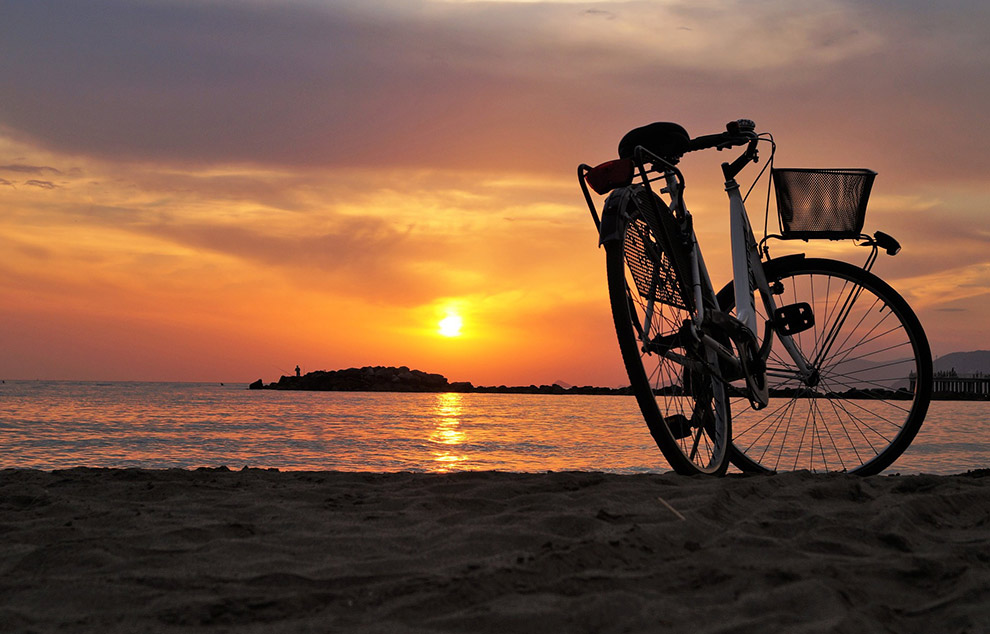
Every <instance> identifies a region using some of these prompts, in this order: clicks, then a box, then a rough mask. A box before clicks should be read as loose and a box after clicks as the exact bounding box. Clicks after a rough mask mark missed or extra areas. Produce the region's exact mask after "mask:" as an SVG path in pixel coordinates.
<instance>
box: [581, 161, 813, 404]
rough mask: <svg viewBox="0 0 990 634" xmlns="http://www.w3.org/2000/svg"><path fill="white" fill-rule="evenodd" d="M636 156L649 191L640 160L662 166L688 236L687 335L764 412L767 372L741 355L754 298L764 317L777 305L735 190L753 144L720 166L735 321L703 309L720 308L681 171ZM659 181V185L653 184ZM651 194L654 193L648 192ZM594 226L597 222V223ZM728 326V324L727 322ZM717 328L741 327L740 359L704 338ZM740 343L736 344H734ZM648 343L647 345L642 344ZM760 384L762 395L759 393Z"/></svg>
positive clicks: (751, 330)
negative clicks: (760, 376) (741, 382)
mask: <svg viewBox="0 0 990 634" xmlns="http://www.w3.org/2000/svg"><path fill="white" fill-rule="evenodd" d="M636 155H637V161H636V164H637V167H638V170H639V173H640V178H641V179H642V181H643V183H644V185H645V186H646V187H647V188H650V182H651V179H650V178H649V175H648V173H647V171H646V169H645V167H644V162H645V161H644V159H646V160H649V161H650V162H652V163H653V164H654V166H656V165H658V164H662V165H664V166H665V168H666V169H665V170H664V174H663V177H662V178H663V179H664V181H665V184H666V187H664V188H663V189H662V190H661V192H662V193H666V194H668V196H669V197H670V205H669V206H670V209H671V211H672V212H673V213H674V215H675V216H676V217H678V218H680V219H682V220H683V221H684V223H685V225H686V226H687V227H688V231H689V238H688V239H689V242H690V247H691V252H690V261H691V270H690V272H689V273H690V276H691V277H690V279H691V288H692V291H693V294H694V299H695V302H694V304H695V308H694V315H693V319H692V323H691V332H692V334H693V336H694V337H695V338H696V339H697V340H698V341H700V342H701V343H702V344H703V345H704V346H705V348H706V350H708V351H709V354H707V355H706V356H707V357H708V359H707V361H708V363H709V365H714V361H715V359H714V357H713V355H714V356H717V357H718V358H721V359H722V360H723V361H725V362H727V363H728V364H729V366H730V367H731V368H733V371H734V373H736V374H739V375H741V376H744V377H745V378H746V381H747V385H748V387H749V389H750V392H751V394H750V401H751V403H752V405H753V407H754V408H756V409H760V408H762V407H765V406H766V404H767V402H768V394H767V391H766V387H765V385H766V382H765V380H762V381H757V380H755V377H754V374H757V373H762V372H765V369H754V368H751V367H748V363H747V362H746V360H745V357H746V354H745V352H744V350H745V346H746V345H752V346H755V341H756V334H757V315H756V292H757V291H759V292H760V294H761V296H762V297H763V298H764V308H765V310H766V314H767V315H768V316H769V315H774V314H775V312H776V310H777V308H778V307H777V305H776V302H775V301H774V298H773V293H772V292H771V289H770V285H769V283H768V281H767V279H766V275H765V274H764V271H763V259H762V257H761V255H760V250H759V247H758V244H757V242H756V238H755V236H754V233H753V228H752V225H751V223H750V221H749V214H748V213H747V211H746V205H745V202H744V201H743V198H742V194H741V192H740V190H739V184H738V183H737V182H736V180H735V176H736V175H737V174H738V172H739V171H741V169H742V168H743V167H745V165H746V164H748V163H749V162H750V161H751V160H755V155H756V153H755V142H754V143H753V144H751V146H750V147H749V148H748V149H747V150H746V152H745V153H744V154H743V155H742V156H740V157H739V158H738V159H736V161H734V162H733V163H731V164H730V163H725V164H723V166H722V169H723V172H724V174H725V176H726V181H725V192H726V195H727V196H728V199H729V233H730V247H731V252H732V275H733V282H734V284H733V287H734V293H735V305H736V307H737V309H736V317H735V318H733V317H730V316H727V315H724V314H723V313H721V312H720V311H718V310H717V308H716V309H714V310H712V314H709V313H708V310H709V309H707V308H706V305H707V306H714V307H717V306H718V301H717V298H716V296H715V291H714V286H713V285H712V283H711V277H710V275H709V272H708V267H707V266H706V265H705V261H704V257H703V256H702V253H701V248H700V246H699V245H698V240H697V237H696V235H695V232H694V226H693V222H692V220H691V213H690V212H689V211H688V209H687V205H686V204H685V202H684V199H683V196H682V191H683V177H682V176H681V174H680V171H679V170H678V169H677V168H676V167H675V166H673V165H671V164H669V163H667V162H666V161H664V160H663V159H661V158H660V157H657V156H654V155H652V154H651V153H650V152H648V151H647V150H645V148H642V147H639V148H637V149H636ZM655 180H658V179H655ZM650 189H652V188H650ZM596 220H597V218H596ZM652 306H653V304H652V300H651V301H650V303H649V305H648V308H647V311H646V316H645V323H644V327H643V328H642V331H641V332H642V333H644V334H643V335H641V336H643V337H645V336H646V334H645V333H647V332H649V320H650V319H651V317H652V315H651V313H652ZM727 320H731V321H729V322H727ZM712 322H715V323H719V324H721V325H722V326H725V325H726V324H727V323H728V324H729V326H730V328H731V325H733V324H738V325H741V326H742V327H743V331H742V332H743V333H744V334H743V335H742V338H743V339H744V340H748V342H751V343H749V344H746V343H743V344H742V345H739V344H738V343H737V347H738V348H739V354H736V353H734V352H733V351H732V350H731V349H729V348H728V347H727V346H725V345H723V344H722V343H720V342H719V341H717V340H716V339H715V338H713V337H712V336H711V335H710V334H708V333H707V332H705V330H704V328H703V326H704V325H706V324H709V323H712ZM774 334H775V331H774V328H773V327H772V324H771V323H770V322H769V321H768V322H767V324H766V327H765V330H764V337H763V345H762V346H760V348H759V350H758V351H755V348H754V352H753V359H751V360H750V362H752V360H754V359H759V361H760V365H761V368H765V363H766V360H767V358H768V357H769V355H770V349H771V347H772V341H773V337H774ZM777 336H778V338H779V339H780V342H781V344H782V345H783V347H784V349H785V350H786V351H787V353H788V355H789V356H790V357H791V359H792V360H793V361H794V364H795V366H796V367H797V368H798V370H799V372H800V374H801V379H802V380H807V379H809V378H810V377H811V376H812V375H813V373H814V371H813V370H812V369H811V368H810V367H809V365H808V362H807V360H806V359H805V358H804V356H803V355H802V354H801V352H800V351H799V350H798V348H797V346H796V345H795V344H794V342H793V339H792V338H791V336H789V335H781V334H779V333H777ZM737 341H738V339H737ZM644 343H646V342H644ZM759 384H762V385H763V387H762V389H761V388H760V387H758V385H759Z"/></svg>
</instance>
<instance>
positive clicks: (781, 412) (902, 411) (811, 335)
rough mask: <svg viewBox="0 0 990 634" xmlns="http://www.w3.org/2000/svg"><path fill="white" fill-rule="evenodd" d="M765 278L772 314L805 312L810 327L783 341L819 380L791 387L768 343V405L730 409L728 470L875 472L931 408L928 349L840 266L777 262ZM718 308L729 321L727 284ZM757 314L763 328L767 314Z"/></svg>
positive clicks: (901, 313) (871, 278)
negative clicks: (774, 303) (805, 307)
mask: <svg viewBox="0 0 990 634" xmlns="http://www.w3.org/2000/svg"><path fill="white" fill-rule="evenodd" d="M764 271H765V273H766V277H767V281H768V283H769V284H770V286H771V288H774V287H776V289H775V291H771V292H774V294H779V295H778V296H779V301H778V305H780V304H796V303H799V302H807V303H808V304H809V305H810V306H811V307H812V312H813V314H814V320H815V324H814V325H813V326H811V327H810V328H809V329H808V330H805V331H804V332H798V333H796V334H794V335H793V337H792V340H793V341H794V342H795V344H797V347H798V348H799V349H800V350H801V352H802V354H803V355H804V356H805V358H806V359H810V360H813V361H814V360H817V364H816V365H815V367H816V369H817V371H818V377H819V379H818V383H817V385H814V386H808V385H805V384H804V382H802V381H800V380H799V379H797V378H796V372H797V370H796V366H795V365H794V362H793V360H792V358H791V357H790V355H789V354H787V352H786V350H784V348H783V346H782V344H781V341H780V339H779V336H778V335H776V334H774V335H773V336H774V341H773V344H772V348H771V352H770V355H769V358H768V359H767V371H768V381H769V382H770V391H771V399H770V403H769V405H768V406H767V408H765V409H764V410H760V411H754V410H752V409H751V408H749V407H748V406H747V401H746V399H745V398H739V399H738V400H736V399H734V400H733V403H732V412H733V419H734V433H735V435H734V437H733V439H732V445H731V447H730V453H729V456H730V460H731V461H732V463H733V464H734V465H736V466H737V467H738V468H739V469H741V470H742V471H744V472H749V473H773V472H778V471H785V470H799V469H806V470H809V471H812V472H828V471H844V472H848V473H855V474H859V475H873V474H876V473H879V472H881V471H883V470H884V469H886V468H887V467H889V466H890V465H891V464H893V462H894V461H895V460H896V459H897V458H898V457H899V456H900V455H901V454H902V453H903V452H904V450H905V449H907V447H908V446H909V445H910V444H911V441H912V440H914V437H915V436H916V435H917V433H918V430H919V429H920V427H921V424H922V422H923V421H924V418H925V415H926V414H927V412H928V406H929V403H930V401H931V392H932V381H933V378H932V357H931V348H930V347H929V344H928V338H927V336H926V335H925V331H924V328H922V326H921V322H920V321H919V320H918V318H917V316H916V315H915V313H914V311H913V310H912V309H911V307H910V306H909V305H908V303H907V302H906V301H905V300H904V298H902V297H901V296H900V295H899V294H898V293H897V291H895V290H894V289H893V288H892V287H891V286H890V285H889V284H887V283H886V282H884V281H883V280H881V279H880V278H879V277H877V276H876V275H874V274H873V273H871V272H869V271H866V270H864V269H862V268H860V267H857V266H854V265H852V264H848V263H846V262H841V261H837V260H828V259H818V258H814V259H812V258H803V257H785V258H779V259H777V260H770V261H769V262H766V263H765V265H764ZM718 298H719V304H720V307H721V308H722V310H723V311H725V312H731V311H732V309H733V308H734V303H735V297H734V293H733V291H732V282H730V283H729V284H727V285H726V286H725V287H724V288H723V289H722V291H720V292H719V294H718ZM847 300H852V304H851V305H850V307H849V310H848V312H847V313H846V316H845V317H844V318H842V319H841V320H840V317H841V315H842V314H843V311H842V307H843V305H844V303H845V302H846V301H847ZM757 305H758V306H757V311H758V315H759V320H760V322H761V323H765V322H766V321H767V312H768V311H767V310H766V309H765V307H764V306H763V302H761V301H757Z"/></svg>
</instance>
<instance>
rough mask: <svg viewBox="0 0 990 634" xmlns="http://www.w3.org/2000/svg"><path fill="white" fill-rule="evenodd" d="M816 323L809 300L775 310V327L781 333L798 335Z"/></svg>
mask: <svg viewBox="0 0 990 634" xmlns="http://www.w3.org/2000/svg"><path fill="white" fill-rule="evenodd" d="M814 325H815V313H814V311H812V310H811V305H810V304H808V303H807V302H798V303H797V304H788V305H787V306H781V307H780V308H778V309H777V310H775V311H773V329H774V330H776V331H777V333H778V334H780V335H784V336H790V335H796V334H798V333H799V332H804V331H805V330H807V329H809V328H811V327H812V326H814Z"/></svg>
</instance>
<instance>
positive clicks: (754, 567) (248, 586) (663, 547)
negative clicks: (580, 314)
mask: <svg viewBox="0 0 990 634" xmlns="http://www.w3.org/2000/svg"><path fill="white" fill-rule="evenodd" d="M0 509H2V513H0V530H3V533H4V544H5V547H4V548H3V549H0V566H2V570H3V572H4V573H5V574H4V575H3V579H2V581H0V587H2V588H3V592H0V622H3V623H5V626H0V630H8V631H28V630H30V631H55V630H65V629H67V630H72V631H86V632H89V631H92V632H130V631H159V630H169V631H183V632H213V631H234V630H236V631H238V632H268V631H280V632H311V631H331V630H332V631H341V630H342V631H354V632H380V631H411V632H445V631H460V632H493V633H494V632H507V631H511V632H539V633H540V634H543V633H544V632H546V631H596V632H620V631H632V632H654V631H658V630H659V631H684V630H686V629H688V628H690V629H691V631H695V632H713V633H714V632H727V631H735V632H758V631H798V630H800V631H807V632H832V631H840V632H854V631H855V632H858V631H897V632H902V633H912V632H919V633H920V632H932V631H938V632H947V633H952V632H960V633H962V632H975V631H987V628H988V626H990V604H987V602H986V601H985V598H986V596H987V593H988V591H990V557H988V556H987V554H986V548H985V546H986V543H987V541H988V538H990V470H988V469H980V470H977V471H972V472H969V473H967V474H958V475H952V476H931V475H911V476H898V475H889V476H872V477H866V478H864V477H858V476H850V475H844V474H828V475H812V474H808V473H802V472H798V473H786V474H781V475H777V476H758V477H757V476H742V475H729V476H727V477H725V478H720V479H709V478H688V477H683V476H677V475H675V474H672V473H666V474H637V475H612V474H605V473H599V472H548V473H507V472H491V471H489V472H458V473H450V474H425V473H364V472H320V471H272V470H266V469H244V470H239V471H238V470H230V469H227V468H226V467H223V468H219V467H218V468H200V469H197V470H182V469H169V470H146V469H90V468H76V469H68V470H55V471H37V470H24V469H6V470H3V471H0Z"/></svg>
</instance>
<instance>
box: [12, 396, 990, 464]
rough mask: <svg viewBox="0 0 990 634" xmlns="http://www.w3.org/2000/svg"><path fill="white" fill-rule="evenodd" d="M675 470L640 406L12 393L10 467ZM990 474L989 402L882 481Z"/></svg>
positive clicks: (588, 399)
mask: <svg viewBox="0 0 990 634" xmlns="http://www.w3.org/2000/svg"><path fill="white" fill-rule="evenodd" d="M79 466H85V467H106V468H143V469H170V468H180V469H194V468H198V467H221V466H225V467H227V468H230V469H242V468H244V467H252V468H262V469H279V470H293V471H296V470H302V471H325V470H333V471H364V472H395V471H413V472H451V471H474V470H499V471H512V472H530V473H537V472H545V471H603V472H610V473H620V474H632V473H662V472H666V471H669V470H670V467H669V466H668V465H667V463H666V462H665V461H664V459H663V456H662V455H661V454H660V451H659V449H657V447H656V445H655V444H654V442H653V439H652V438H651V437H650V434H649V432H648V431H647V428H646V425H645V423H644V422H643V419H642V417H641V416H640V413H639V410H638V408H637V406H636V401H635V399H634V398H633V397H630V396H589V395H538V394H458V393H449V394H433V393H430V394H408V393H383V392H299V391H275V390H248V389H247V384H234V383H228V384H220V383H143V382H103V383H101V382H78V381H6V382H4V383H2V384H0V468H29V469H43V470H52V469H66V468H72V467H79ZM988 467H990V403H987V402H961V401H936V402H933V403H932V405H931V409H930V411H929V414H928V418H927V420H926V421H925V424H924V425H923V426H922V428H921V431H920V432H919V434H918V437H917V438H916V439H915V441H914V442H913V444H912V445H911V447H910V448H908V450H907V451H906V452H905V453H904V454H903V455H902V456H901V457H900V458H899V459H898V460H897V461H896V462H895V463H894V464H893V465H892V466H891V467H890V468H889V469H888V470H887V471H886V473H888V474H890V473H900V474H917V473H929V474H938V475H950V474H957V473H965V472H966V471H969V470H974V469H984V468H988Z"/></svg>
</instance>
